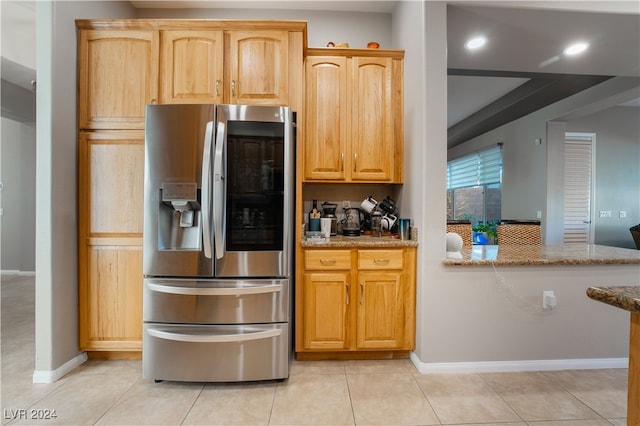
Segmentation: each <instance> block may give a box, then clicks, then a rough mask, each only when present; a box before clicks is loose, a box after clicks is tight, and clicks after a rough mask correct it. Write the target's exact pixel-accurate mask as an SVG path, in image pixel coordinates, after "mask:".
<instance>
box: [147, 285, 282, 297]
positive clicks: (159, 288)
mask: <svg viewBox="0 0 640 426" xmlns="http://www.w3.org/2000/svg"><path fill="white" fill-rule="evenodd" d="M147 287H148V288H149V290H151V291H155V292H158V293H168V294H180V295H184V296H243V295H246V294H264V293H277V292H280V291H282V284H271V285H264V286H255V287H222V288H210V287H207V288H198V287H178V286H171V285H158V284H147Z"/></svg>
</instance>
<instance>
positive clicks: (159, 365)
mask: <svg viewBox="0 0 640 426" xmlns="http://www.w3.org/2000/svg"><path fill="white" fill-rule="evenodd" d="M289 352H290V350H289V326H288V324H287V323H279V324H257V325H253V324H248V325H234V326H222V325H211V326H210V325H173V324H145V325H144V331H143V337H142V375H143V377H145V378H148V379H155V380H172V381H186V382H236V381H253V380H272V379H286V378H287V377H289Z"/></svg>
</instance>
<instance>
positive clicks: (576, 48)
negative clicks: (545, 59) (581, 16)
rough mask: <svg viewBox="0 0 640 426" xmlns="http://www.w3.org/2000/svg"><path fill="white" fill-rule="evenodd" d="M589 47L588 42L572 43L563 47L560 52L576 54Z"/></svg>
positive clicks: (570, 54) (569, 54)
mask: <svg viewBox="0 0 640 426" xmlns="http://www.w3.org/2000/svg"><path fill="white" fill-rule="evenodd" d="M588 48H589V43H582V42H580V43H574V44H572V45H570V46H569V47H567V48H566V49H564V51H563V52H562V53H564V54H565V55H568V56H573V55H578V54H580V53H582V52H584V51H585V50H587V49H588Z"/></svg>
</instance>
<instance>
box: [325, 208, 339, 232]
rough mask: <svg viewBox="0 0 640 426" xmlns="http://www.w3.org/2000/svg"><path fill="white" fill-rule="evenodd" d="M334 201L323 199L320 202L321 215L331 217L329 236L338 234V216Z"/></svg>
mask: <svg viewBox="0 0 640 426" xmlns="http://www.w3.org/2000/svg"><path fill="white" fill-rule="evenodd" d="M337 208H338V205H337V204H336V203H330V202H328V201H325V202H324V203H322V217H324V218H329V219H331V236H335V235H338V218H337V216H336V209H337Z"/></svg>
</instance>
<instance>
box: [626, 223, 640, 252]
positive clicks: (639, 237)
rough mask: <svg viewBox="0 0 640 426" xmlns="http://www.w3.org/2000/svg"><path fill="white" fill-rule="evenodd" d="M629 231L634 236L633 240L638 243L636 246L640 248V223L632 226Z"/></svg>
mask: <svg viewBox="0 0 640 426" xmlns="http://www.w3.org/2000/svg"><path fill="white" fill-rule="evenodd" d="M629 231H630V232H631V236H632V237H633V242H634V243H636V248H637V249H638V250H640V224H638V225H636V226H632V227H631V228H629Z"/></svg>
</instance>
